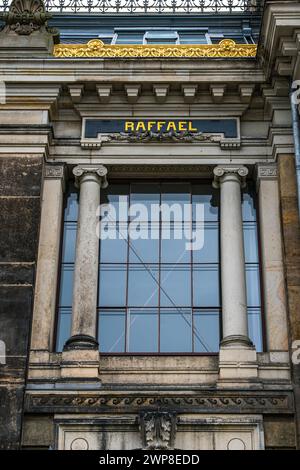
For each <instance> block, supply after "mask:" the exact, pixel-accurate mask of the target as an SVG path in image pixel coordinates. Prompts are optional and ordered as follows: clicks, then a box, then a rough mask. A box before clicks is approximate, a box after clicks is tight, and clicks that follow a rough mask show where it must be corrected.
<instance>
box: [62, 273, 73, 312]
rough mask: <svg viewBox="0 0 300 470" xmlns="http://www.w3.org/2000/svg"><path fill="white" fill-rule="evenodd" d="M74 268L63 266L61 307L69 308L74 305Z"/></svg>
mask: <svg viewBox="0 0 300 470" xmlns="http://www.w3.org/2000/svg"><path fill="white" fill-rule="evenodd" d="M73 274H74V266H73V265H72V266H68V265H63V266H62V269H61V275H60V295H59V305H60V306H61V307H68V306H71V305H72V295H73Z"/></svg>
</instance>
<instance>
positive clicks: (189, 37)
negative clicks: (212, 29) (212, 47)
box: [179, 31, 207, 44]
mask: <svg viewBox="0 0 300 470" xmlns="http://www.w3.org/2000/svg"><path fill="white" fill-rule="evenodd" d="M179 35H180V44H207V40H206V37H205V34H200V33H198V34H197V33H193V32H192V31H191V32H186V33H179Z"/></svg>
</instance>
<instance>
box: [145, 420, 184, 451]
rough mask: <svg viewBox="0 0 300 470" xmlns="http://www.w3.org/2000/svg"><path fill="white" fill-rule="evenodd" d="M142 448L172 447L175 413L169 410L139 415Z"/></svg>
mask: <svg viewBox="0 0 300 470" xmlns="http://www.w3.org/2000/svg"><path fill="white" fill-rule="evenodd" d="M140 430H141V433H142V440H143V446H144V449H172V448H173V446H174V438H175V431H176V415H175V414H173V413H169V412H147V413H143V414H141V416H140Z"/></svg>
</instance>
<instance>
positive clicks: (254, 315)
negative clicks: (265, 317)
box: [248, 308, 263, 352]
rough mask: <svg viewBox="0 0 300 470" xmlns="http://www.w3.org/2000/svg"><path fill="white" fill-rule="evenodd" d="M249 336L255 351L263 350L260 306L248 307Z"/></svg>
mask: <svg viewBox="0 0 300 470" xmlns="http://www.w3.org/2000/svg"><path fill="white" fill-rule="evenodd" d="M248 330H249V337H250V339H251V341H252V342H253V344H254V345H255V347H256V350H257V352H262V351H263V339H262V322H261V310H260V308H248Z"/></svg>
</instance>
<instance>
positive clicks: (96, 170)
mask: <svg viewBox="0 0 300 470" xmlns="http://www.w3.org/2000/svg"><path fill="white" fill-rule="evenodd" d="M91 174H92V175H93V174H94V175H96V176H99V177H100V179H101V187H102V188H107V186H108V182H107V177H106V176H107V168H106V167H105V166H104V165H99V166H95V167H89V166H86V167H85V166H81V165H78V166H76V167H75V168H73V175H74V176H75V181H76V184H77V186H79V185H80V180H81V177H82V176H84V175H91Z"/></svg>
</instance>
